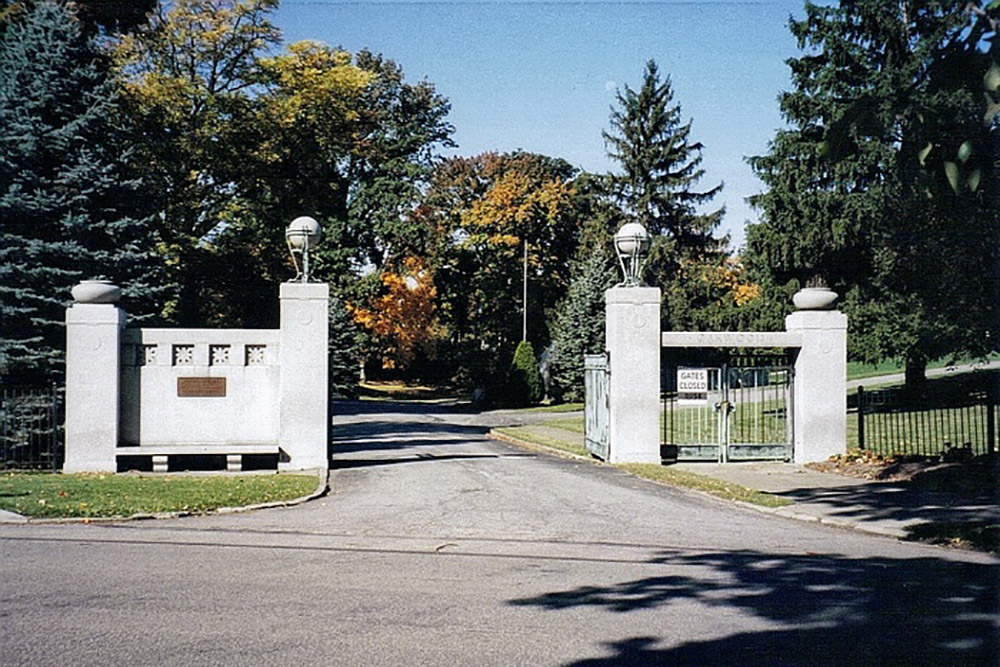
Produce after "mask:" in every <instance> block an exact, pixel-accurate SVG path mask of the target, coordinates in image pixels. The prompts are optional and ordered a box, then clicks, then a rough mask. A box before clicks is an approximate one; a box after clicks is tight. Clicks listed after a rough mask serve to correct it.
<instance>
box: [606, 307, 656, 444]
mask: <svg viewBox="0 0 1000 667" xmlns="http://www.w3.org/2000/svg"><path fill="white" fill-rule="evenodd" d="M604 299H605V309H606V313H607V320H606V323H605V327H606V330H605V332H606V346H607V350H608V365H609V370H610V378H609V384H608V393H609V397H608V403H609V407H610V413H609V433H608V444H609V451H608V460H609V461H610V462H612V463H660V419H659V417H660V289H659V288H658V287H614V288H612V289H609V290H608V291H607V292H605V293H604Z"/></svg>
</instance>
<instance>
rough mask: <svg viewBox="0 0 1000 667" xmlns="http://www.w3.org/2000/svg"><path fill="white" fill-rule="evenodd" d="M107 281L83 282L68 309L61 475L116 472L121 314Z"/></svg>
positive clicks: (112, 289)
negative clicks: (63, 473) (64, 419)
mask: <svg viewBox="0 0 1000 667" xmlns="http://www.w3.org/2000/svg"><path fill="white" fill-rule="evenodd" d="M120 293H121V292H120V290H119V289H118V288H117V287H116V286H114V285H111V283H110V282H108V281H85V282H84V283H81V284H80V285H78V286H77V287H76V288H74V290H73V296H74V298H75V299H76V301H77V302H76V303H74V304H73V305H72V306H70V307H69V308H68V309H67V310H66V459H65V461H64V464H63V471H64V472H105V471H110V472H114V471H115V469H116V464H115V447H117V446H118V428H119V400H120V399H119V396H120V388H121V379H120V375H119V372H118V366H119V355H120V348H121V338H122V331H123V330H124V328H125V319H126V318H125V311H123V310H122V309H121V308H119V307H118V306H117V305H116V303H117V301H118V297H119V295H120Z"/></svg>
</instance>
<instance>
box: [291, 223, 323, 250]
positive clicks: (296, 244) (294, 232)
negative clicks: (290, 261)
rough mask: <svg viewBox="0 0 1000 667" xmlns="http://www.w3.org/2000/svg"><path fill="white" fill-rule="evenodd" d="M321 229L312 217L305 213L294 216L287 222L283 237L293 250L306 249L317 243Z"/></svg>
mask: <svg viewBox="0 0 1000 667" xmlns="http://www.w3.org/2000/svg"><path fill="white" fill-rule="evenodd" d="M322 235H323V229H322V227H320V226H319V223H318V222H316V220H314V219H313V218H310V217H309V216H307V215H303V216H301V217H298V218H295V219H294V220H292V221H291V222H290V223H288V228H287V229H286V230H285V238H286V239H288V245H289V246H291V247H292V249H294V250H308V249H309V248H314V247H316V246H317V245H318V244H319V241H320V238H321V237H322Z"/></svg>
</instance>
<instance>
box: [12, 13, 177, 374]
mask: <svg viewBox="0 0 1000 667" xmlns="http://www.w3.org/2000/svg"><path fill="white" fill-rule="evenodd" d="M114 118H115V106H114V89H113V87H112V85H111V83H110V80H109V78H108V74H107V68H106V66H105V63H104V62H103V61H102V59H101V57H100V56H99V55H98V53H97V51H96V50H95V49H94V48H93V46H92V42H90V41H89V40H88V39H87V37H85V36H84V34H83V32H82V29H81V25H80V23H79V22H78V21H77V20H76V18H75V17H74V15H73V13H72V10H71V8H70V7H69V6H68V5H67V4H66V3H63V2H54V1H42V2H38V3H35V4H34V5H33V6H31V7H30V9H29V10H28V11H26V12H24V13H23V14H21V15H19V16H18V17H17V19H16V20H15V21H14V22H12V23H11V24H9V25H8V26H7V28H6V30H5V31H4V33H3V36H2V37H0V317H2V321H3V336H2V338H0V376H2V377H4V381H5V382H11V383H23V382H31V381H41V380H54V379H57V378H58V377H60V375H61V373H62V358H63V350H64V345H65V343H64V338H65V331H64V326H63V321H64V318H65V311H64V308H65V306H66V305H67V304H68V303H69V302H70V300H71V299H70V288H71V287H72V286H73V285H74V284H76V283H77V282H78V281H79V280H81V279H89V278H101V277H104V278H109V279H113V280H114V281H115V282H116V283H117V284H119V285H121V286H122V287H123V291H124V294H125V301H124V304H123V305H125V307H126V308H127V309H128V310H130V311H131V312H132V313H133V314H135V315H141V314H142V313H144V312H150V311H152V310H155V303H151V302H155V299H156V293H157V288H156V284H157V277H156V266H157V264H158V262H157V261H156V260H155V259H154V256H153V254H152V253H153V248H154V244H155V242H154V240H153V239H152V238H151V237H150V235H149V229H150V226H149V224H148V222H149V220H148V218H146V217H144V213H143V211H142V209H141V206H142V204H143V202H144V201H145V198H144V197H143V196H142V194H141V193H140V192H139V191H138V190H137V188H138V184H137V183H136V182H134V181H131V180H129V179H128V177H127V175H126V174H125V173H124V166H123V165H125V164H127V158H128V156H127V155H122V154H120V153H118V152H116V151H118V150H119V149H118V142H117V138H116V137H117V133H116V128H115V126H114V123H113V120H114ZM130 297H132V298H130Z"/></svg>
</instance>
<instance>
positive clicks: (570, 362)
mask: <svg viewBox="0 0 1000 667" xmlns="http://www.w3.org/2000/svg"><path fill="white" fill-rule="evenodd" d="M610 255H611V253H610V252H607V251H605V252H601V251H600V250H595V251H594V252H591V253H589V254H588V255H587V256H585V257H583V258H581V259H580V260H579V262H578V263H577V266H576V267H575V271H574V275H573V278H572V280H571V281H570V284H569V291H568V293H567V294H566V298H565V299H564V300H563V301H562V303H560V304H559V308H558V310H557V311H556V316H555V321H554V323H553V325H552V328H553V334H552V347H551V352H550V357H549V380H550V386H549V393H550V395H551V396H552V398H553V399H555V400H557V401H582V400H583V356H584V355H585V354H594V353H598V352H602V351H603V350H604V318H605V314H604V292H605V291H606V290H607V289H608V288H610V287H611V286H612V285H614V283H615V279H616V277H617V270H616V268H615V266H614V260H613V258H612V257H611V256H610Z"/></svg>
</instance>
